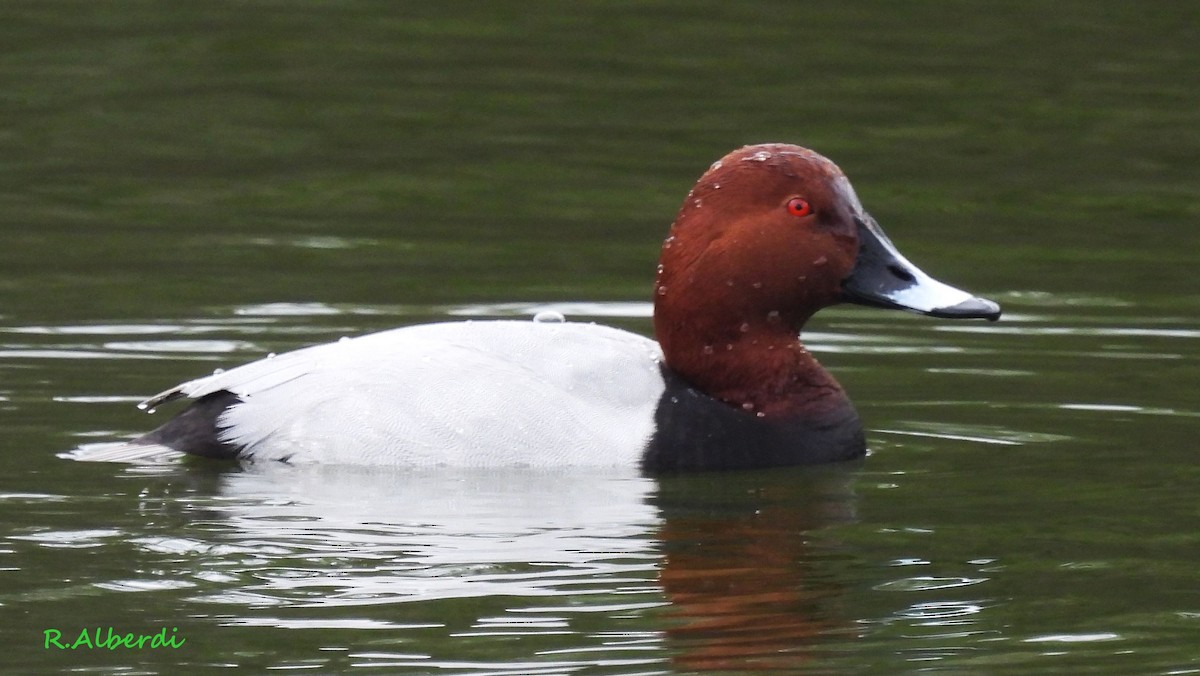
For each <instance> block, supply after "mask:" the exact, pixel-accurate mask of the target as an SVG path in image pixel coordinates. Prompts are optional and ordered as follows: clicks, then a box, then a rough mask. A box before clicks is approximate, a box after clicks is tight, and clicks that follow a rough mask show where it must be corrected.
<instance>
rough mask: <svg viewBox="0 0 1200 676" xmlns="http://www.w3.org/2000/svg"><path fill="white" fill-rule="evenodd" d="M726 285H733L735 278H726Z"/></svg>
mask: <svg viewBox="0 0 1200 676" xmlns="http://www.w3.org/2000/svg"><path fill="white" fill-rule="evenodd" d="M725 286H733V280H732V279H727V280H725Z"/></svg>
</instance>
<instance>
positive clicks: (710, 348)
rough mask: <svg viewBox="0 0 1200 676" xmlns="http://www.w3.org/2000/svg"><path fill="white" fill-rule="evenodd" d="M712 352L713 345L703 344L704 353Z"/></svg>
mask: <svg viewBox="0 0 1200 676" xmlns="http://www.w3.org/2000/svg"><path fill="white" fill-rule="evenodd" d="M712 353H713V346H712V345H705V346H704V354H712Z"/></svg>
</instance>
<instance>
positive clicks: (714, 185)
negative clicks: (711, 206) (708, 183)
mask: <svg viewBox="0 0 1200 676" xmlns="http://www.w3.org/2000/svg"><path fill="white" fill-rule="evenodd" d="M720 189H721V184H720V183H713V190H720Z"/></svg>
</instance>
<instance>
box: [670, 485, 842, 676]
mask: <svg viewBox="0 0 1200 676" xmlns="http://www.w3.org/2000/svg"><path fill="white" fill-rule="evenodd" d="M850 477H851V475H850V473H849V472H845V471H836V470H835V471H832V472H831V471H828V470H822V471H819V472H817V473H815V474H807V473H799V474H798V475H797V477H796V478H797V481H796V482H795V483H790V482H781V481H779V480H778V477H762V476H760V477H759V478H760V482H761V483H760V485H762V484H766V485H767V487H766V488H753V487H752V484H753V482H754V479H753V478H752V477H743V478H740V479H739V480H741V481H746V482H748V483H747V489H746V490H745V491H743V492H742V493H743V494H744V495H745V499H744V500H739V501H738V502H736V503H734V504H729V505H727V506H725V508H723V509H720V510H719V511H717V510H711V509H710V510H705V512H706V513H694V512H693V513H688V510H687V508H686V507H682V506H679V507H677V506H673V505H671V495H670V493H671V488H670V486H669V485H668V486H667V487H666V488H664V495H663V497H662V500H661V502H662V503H663V505H662V506H663V508H664V512H665V516H666V525H665V526H664V528H663V530H662V533H661V539H662V542H663V543H664V547H665V548H666V553H665V557H664V563H663V569H662V573H661V576H660V581H661V584H662V586H663V589H664V590H665V592H666V595H667V598H668V599H670V601H671V603H672V604H673V609H672V611H671V613H670V614H671V615H672V616H673V617H674V619H675V620H676V623H675V624H674V626H672V627H670V628H668V629H667V635H668V636H669V638H670V640H671V643H672V648H673V649H674V650H675V654H674V657H673V660H674V663H675V665H676V666H677V667H678V668H680V669H686V670H691V671H775V670H790V669H796V668H799V667H801V666H803V665H804V664H805V663H806V662H809V661H810V659H811V646H812V645H813V644H814V642H816V641H817V640H818V639H819V638H820V637H822V636H825V635H828V634H829V633H831V632H834V633H842V632H844V631H847V630H850V631H852V630H853V625H852V622H851V621H849V620H847V619H846V616H845V613H844V612H843V609H842V608H841V604H840V593H841V587H840V585H839V583H838V581H837V578H836V577H835V576H834V575H832V574H831V572H830V570H829V564H828V562H829V561H830V559H833V558H836V544H835V543H833V542H830V538H829V537H827V536H826V537H821V538H819V544H817V543H816V542H817V541H815V540H814V538H813V537H812V534H813V533H814V531H817V530H819V529H821V528H823V527H826V526H829V525H832V524H835V523H845V522H848V521H852V520H853V519H854V501H853V494H852V492H851V489H850ZM681 493H682V491H681ZM727 494H728V493H727Z"/></svg>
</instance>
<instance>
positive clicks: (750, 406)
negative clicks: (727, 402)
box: [742, 401, 754, 411]
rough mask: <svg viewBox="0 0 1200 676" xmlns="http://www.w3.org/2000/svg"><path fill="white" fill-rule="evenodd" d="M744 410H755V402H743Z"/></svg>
mask: <svg viewBox="0 0 1200 676" xmlns="http://www.w3.org/2000/svg"><path fill="white" fill-rule="evenodd" d="M742 410H745V411H753V410H754V404H753V403H752V402H749V401H745V402H742Z"/></svg>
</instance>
